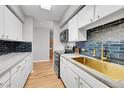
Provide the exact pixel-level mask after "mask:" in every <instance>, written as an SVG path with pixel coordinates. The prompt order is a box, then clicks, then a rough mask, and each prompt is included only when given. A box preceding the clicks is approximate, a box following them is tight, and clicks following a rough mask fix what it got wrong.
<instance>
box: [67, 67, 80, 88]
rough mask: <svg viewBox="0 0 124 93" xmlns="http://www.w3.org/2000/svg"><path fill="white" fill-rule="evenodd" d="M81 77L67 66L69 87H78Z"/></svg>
mask: <svg viewBox="0 0 124 93" xmlns="http://www.w3.org/2000/svg"><path fill="white" fill-rule="evenodd" d="M78 83H79V77H78V76H77V75H76V74H75V73H74V72H73V71H72V70H71V69H70V68H69V67H67V87H68V88H78V86H79V85H78Z"/></svg>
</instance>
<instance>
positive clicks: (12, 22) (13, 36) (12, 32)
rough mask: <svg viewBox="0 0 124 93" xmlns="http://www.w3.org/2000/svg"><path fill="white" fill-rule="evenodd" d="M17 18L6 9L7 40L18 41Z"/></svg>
mask: <svg viewBox="0 0 124 93" xmlns="http://www.w3.org/2000/svg"><path fill="white" fill-rule="evenodd" d="M17 25H18V24H17V18H16V16H15V15H14V14H13V13H12V12H11V11H10V10H9V9H8V8H7V7H6V8H5V35H6V39H10V40H17V29H18V28H17Z"/></svg>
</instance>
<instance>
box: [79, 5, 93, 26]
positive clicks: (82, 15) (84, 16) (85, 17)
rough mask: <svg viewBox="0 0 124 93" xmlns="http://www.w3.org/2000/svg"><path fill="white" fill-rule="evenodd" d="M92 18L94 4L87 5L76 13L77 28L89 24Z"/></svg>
mask: <svg viewBox="0 0 124 93" xmlns="http://www.w3.org/2000/svg"><path fill="white" fill-rule="evenodd" d="M93 20H94V6H93V5H87V6H85V7H84V8H83V9H82V10H81V11H80V12H79V13H78V28H81V27H83V26H85V25H87V24H90V23H91V22H93Z"/></svg>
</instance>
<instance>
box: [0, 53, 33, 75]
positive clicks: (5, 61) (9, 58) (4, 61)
mask: <svg viewBox="0 0 124 93" xmlns="http://www.w3.org/2000/svg"><path fill="white" fill-rule="evenodd" d="M30 53H31V52H24V53H23V52H19V53H10V54H6V55H2V56H0V75H2V74H4V73H5V72H6V71H8V70H10V69H11V68H12V67H13V66H15V65H16V64H17V63H18V62H19V61H21V60H23V59H24V58H25V57H26V56H28V55H29V54H30Z"/></svg>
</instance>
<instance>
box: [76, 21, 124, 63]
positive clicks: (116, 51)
mask: <svg viewBox="0 0 124 93" xmlns="http://www.w3.org/2000/svg"><path fill="white" fill-rule="evenodd" d="M87 37H88V38H87V41H85V42H83V41H82V42H76V45H77V47H79V48H84V49H86V51H87V52H86V53H85V54H86V55H88V56H93V50H94V49H96V56H95V57H97V58H101V46H103V48H104V51H106V52H107V54H108V56H109V61H110V62H113V63H117V64H121V65H124V23H123V22H122V23H120V24H117V25H111V24H109V25H108V26H106V27H105V28H104V27H103V28H98V27H97V29H94V28H93V30H92V29H90V30H88V36H87ZM83 53H84V52H82V54H83Z"/></svg>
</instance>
